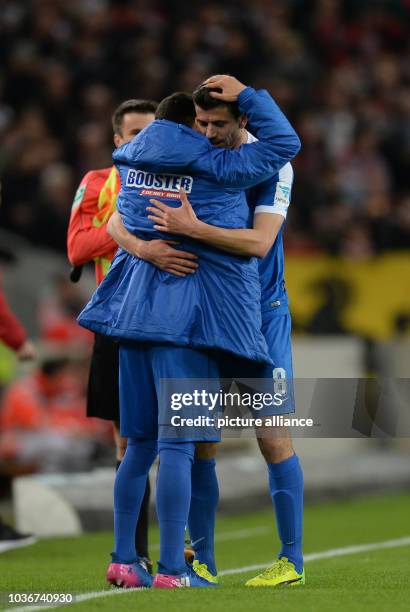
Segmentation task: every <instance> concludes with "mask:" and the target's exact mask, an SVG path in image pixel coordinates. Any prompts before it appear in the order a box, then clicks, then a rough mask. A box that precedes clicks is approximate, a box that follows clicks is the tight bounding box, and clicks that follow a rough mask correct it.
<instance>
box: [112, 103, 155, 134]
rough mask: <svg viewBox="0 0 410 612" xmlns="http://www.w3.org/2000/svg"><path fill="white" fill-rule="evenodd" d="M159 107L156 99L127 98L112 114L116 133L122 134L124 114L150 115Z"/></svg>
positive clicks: (113, 127)
mask: <svg viewBox="0 0 410 612" xmlns="http://www.w3.org/2000/svg"><path fill="white" fill-rule="evenodd" d="M157 108H158V102H155V100H125V102H121V104H120V105H119V106H118V107H117V108H116V109H115V111H114V113H113V115H112V129H113V131H114V134H119V135H120V136H121V130H122V122H123V119H124V115H126V114H127V113H141V114H142V115H148V114H149V113H152V114H155V111H156V110H157Z"/></svg>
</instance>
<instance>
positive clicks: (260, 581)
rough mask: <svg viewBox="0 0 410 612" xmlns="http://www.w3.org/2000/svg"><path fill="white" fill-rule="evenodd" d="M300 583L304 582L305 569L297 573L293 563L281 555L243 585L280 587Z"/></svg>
mask: <svg viewBox="0 0 410 612" xmlns="http://www.w3.org/2000/svg"><path fill="white" fill-rule="evenodd" d="M301 584H305V570H304V569H303V570H302V573H301V574H298V573H297V571H296V569H295V565H294V563H291V562H290V561H289V560H288V559H287V558H286V557H281V558H280V559H277V561H275V562H274V563H272V565H270V566H269V567H267V568H266V569H265V570H263V572H262V573H261V574H258V576H255V578H251V579H250V580H248V581H247V582H246V583H245V586H249V587H280V586H298V585H301Z"/></svg>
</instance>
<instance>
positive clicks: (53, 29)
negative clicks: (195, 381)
mask: <svg viewBox="0 0 410 612" xmlns="http://www.w3.org/2000/svg"><path fill="white" fill-rule="evenodd" d="M0 58H1V59H0V62H1V64H0V143H1V145H0V181H1V185H2V207H1V211H0V236H3V234H4V235H5V236H7V240H6V242H3V239H2V242H1V244H0V258H1V261H0V263H2V264H3V265H2V268H3V269H4V280H5V287H6V289H7V296H8V299H9V300H10V302H11V303H12V305H13V307H14V309H15V310H16V312H17V314H19V316H20V317H21V318H22V320H23V323H24V324H25V325H26V327H27V328H28V330H29V332H30V334H31V336H32V337H33V338H34V339H35V340H37V341H38V343H39V346H40V349H41V350H40V354H41V359H40V362H39V363H38V364H37V365H36V367H35V369H34V370H33V369H32V370H30V371H25V372H24V371H23V372H21V371H20V374H24V376H25V377H26V378H25V379H18V380H17V381H14V382H12V384H11V387H8V388H7V390H6V391H5V392H4V394H3V404H2V409H1V410H0V426H1V427H2V428H3V434H4V432H8V433H7V436H5V435H3V436H2V441H1V444H0V473H1V470H2V465H1V462H2V461H3V470H4V464H5V462H6V461H7V462H8V464H7V465H8V466H9V467H8V476H7V477H9V476H10V474H11V475H16V474H19V473H27V472H30V471H37V470H40V471H53V470H56V469H72V470H75V469H78V463H76V462H75V461H74V458H75V457H81V461H82V466H83V467H84V466H89V465H91V464H92V462H93V461H101V460H102V456H103V455H104V453H102V451H101V449H102V448H107V440H108V439H109V431H107V429H104V427H101V426H100V425H98V424H92V423H90V424H89V425H88V426H86V425H85V422H84V418H83V414H84V405H85V389H86V379H87V370H88V355H89V347H90V337H88V336H87V334H84V333H83V332H82V331H81V330H79V328H78V327H77V326H76V323H75V316H76V314H77V313H78V312H79V310H80V309H81V306H82V305H83V304H84V302H85V301H86V300H87V298H88V296H89V295H90V293H91V291H92V287H93V282H92V280H91V281H90V282H88V284H87V283H86V284H85V285H84V284H83V285H80V286H79V285H72V284H71V283H70V282H69V280H68V271H69V268H68V263H67V261H66V255H65V254H66V231H67V224H68V219H69V215H70V209H71V204H72V201H73V197H74V193H75V191H76V188H77V186H78V184H79V182H80V180H81V178H82V177H83V175H84V174H85V173H86V172H87V171H88V170H90V169H96V168H103V167H107V166H110V165H111V164H112V159H111V154H112V150H113V143H112V130H111V123H110V118H111V114H112V111H113V110H114V108H115V107H116V106H117V105H118V104H119V103H120V102H121V101H123V100H124V99H129V98H136V97H138V98H150V99H155V100H160V99H161V98H163V97H164V96H166V95H168V94H169V93H171V92H172V91H176V90H187V91H192V90H193V89H194V88H195V87H196V86H197V85H198V84H199V83H201V82H202V80H203V79H204V78H206V77H208V76H210V75H212V74H215V73H231V74H233V75H235V76H237V77H238V78H239V79H240V80H242V81H243V82H245V83H247V84H250V85H252V86H254V87H256V88H266V89H267V90H268V91H269V92H270V93H271V94H272V95H273V96H274V98H275V99H276V100H277V102H278V103H279V105H280V106H281V107H282V109H283V110H284V112H285V113H286V114H287V115H288V116H289V118H290V119H291V121H292V123H293V124H294V126H295V128H296V130H297V131H298V133H299V135H300V138H301V141H302V150H301V152H300V154H299V155H298V157H297V159H296V160H295V161H294V169H295V183H294V190H293V196H292V204H291V208H290V213H289V217H288V222H287V227H286V232H285V248H286V258H287V262H288V263H287V280H288V286H289V290H290V296H291V304H292V310H293V316H294V329H295V331H296V332H302V333H305V334H322V335H323V334H332V335H333V336H334V335H337V336H340V335H345V334H350V335H355V336H358V337H360V338H361V339H362V341H363V342H364V344H363V345H362V348H363V346H364V347H365V350H364V352H363V351H362V352H361V353H360V354H361V358H360V359H361V364H362V366H361V367H362V370H361V371H360V372H359V374H357V375H360V374H362V373H363V372H369V371H373V370H377V369H378V366H377V364H376V365H375V363H376V361H377V360H375V359H374V354H375V353H374V352H373V353H372V352H371V351H370V353H369V350H368V349H369V347H371V348H372V347H373V348H374V342H380V341H388V340H391V338H395V337H402V336H403V335H405V334H406V333H408V331H409V327H410V307H409V300H408V295H409V294H408V289H409V287H408V279H409V276H410V275H409V274H408V263H409V252H410V250H409V247H410V1H409V0H360V1H356V0H275V1H272V0H246V1H241V0H235V1H233V0H224V2H212V1H210V0H204V1H202V2H195V1H194V2H191V3H186V2H183V1H182V0H181V1H176V0H174V1H171V0H158V1H155V0H70V1H69V2H67V0H26V1H24V2H23V1H20V0H0ZM1 232H3V234H2V233H1ZM20 240H22V242H21V243H20V242H19V241H20ZM19 244H21V245H23V246H21V247H19V248H17V245H19ZM13 259H16V261H15V262H14V265H9V266H6V265H5V264H6V263H9V264H10V263H13ZM406 265H407V268H406ZM406 269H407V273H406ZM316 346H319V345H316ZM335 346H336V347H337V346H338V345H335ZM50 347H52V348H50ZM324 350H325V351H326V350H328V349H326V348H325V349H324ZM355 350H356V349H355ZM340 351H341V352H342V348H341V349H340ZM333 354H337V350H336V352H334V353H333ZM340 354H342V353H340ZM363 355H364V357H363ZM372 355H373V358H372ZM407 355H408V354H407ZM389 359H390V358H389ZM10 360H11V357H10V354H9V353H6V352H5V351H3V349H1V347H0V386H1V384H3V386H4V388H6V383H10V382H11V381H13V378H14V377H15V375H16V371H15V368H14V366H10ZM312 361H314V358H310V362H312ZM345 361H346V360H345ZM387 361H388V360H387ZM308 362H309V359H307V360H306V363H308ZM346 362H347V361H346ZM385 362H386V359H385ZM299 375H300V374H299ZM341 375H343V374H341ZM346 375H348V376H352V375H353V376H354V375H355V374H352V373H351V371H350V370H349V374H346ZM407 375H408V374H407ZM22 380H24V382H23V383H22V382H21V381H22ZM22 406H24V407H26V408H25V409H24V410H23V408H22ZM27 406H29V408H27ZM62 414H64V415H65V416H64V417H63V416H61V415H62ZM13 419H14V420H13ZM68 423H69V425H68ZM36 427H37V429H39V431H38V432H37V433H36V436H37V437H36V436H34V437H33V432H34V429H35V428H36ZM51 430H53V432H54V436H53V440H54V442H51V441H50V440H48V442H49V445H50V446H46V445H45V441H46V440H47V439H48V434H49V432H50V431H51ZM16 431H20V432H21V431H22V432H23V434H22V436H20V442H19V440H17V439H16V436H15V435H14V434H13V432H16ZM27 431H30V432H31V433H30V436H29V437H27V436H26V432H27ZM62 432H64V435H65V436H66V437H65V439H64V440H63V439H62V438H63V437H64V436H63V434H62ZM80 432H82V434H81V435H82V443H83V444H82V448H83V451H81V452H80V451H79V450H78V451H76V452H75V453H74V452H70V445H72V444H74V440H78V439H79V436H80ZM19 444H21V446H20V447H19ZM23 447H24V450H22V449H23ZM72 448H73V447H72ZM45 449H47V451H46V450H45ZM107 453H108V454H110V453H111V454H110V458H109V459H107V454H106V460H107V461H108V463H109V462H110V461H111V462H112V449H109V450H108V451H107ZM45 457H47V461H44V458H45ZM6 472H7V470H6ZM0 493H1V476H0Z"/></svg>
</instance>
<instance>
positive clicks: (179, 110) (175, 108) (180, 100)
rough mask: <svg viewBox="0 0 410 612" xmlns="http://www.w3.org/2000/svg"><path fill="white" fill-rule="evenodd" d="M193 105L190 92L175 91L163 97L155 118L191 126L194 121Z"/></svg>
mask: <svg viewBox="0 0 410 612" xmlns="http://www.w3.org/2000/svg"><path fill="white" fill-rule="evenodd" d="M195 117H196V114H195V106H194V101H193V99H192V94H190V93H187V92H185V91H177V92H175V93H173V94H171V95H170V96H168V97H167V98H164V99H163V100H162V101H161V102H160V103H159V105H158V108H157V111H156V113H155V119H168V121H174V122H175V123H182V124H183V125H187V126H188V127H192V126H193V125H194V123H195Z"/></svg>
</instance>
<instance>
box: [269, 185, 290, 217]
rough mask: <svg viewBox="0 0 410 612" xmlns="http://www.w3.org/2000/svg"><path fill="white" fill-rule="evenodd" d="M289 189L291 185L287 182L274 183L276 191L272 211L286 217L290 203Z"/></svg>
mask: <svg viewBox="0 0 410 612" xmlns="http://www.w3.org/2000/svg"><path fill="white" fill-rule="evenodd" d="M290 190H291V186H290V185H288V183H283V182H282V181H279V182H278V183H276V193H275V198H274V200H273V211H272V212H274V213H277V214H278V215H283V216H284V217H286V215H287V212H288V208H289V204H290Z"/></svg>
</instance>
